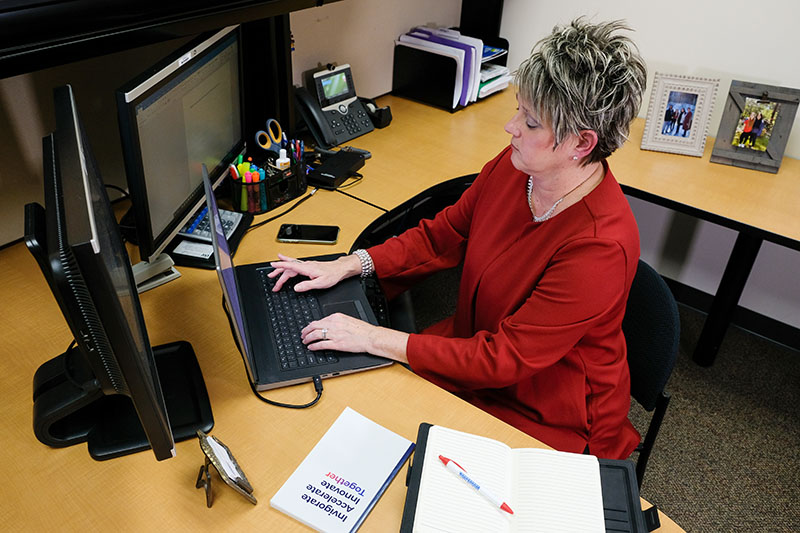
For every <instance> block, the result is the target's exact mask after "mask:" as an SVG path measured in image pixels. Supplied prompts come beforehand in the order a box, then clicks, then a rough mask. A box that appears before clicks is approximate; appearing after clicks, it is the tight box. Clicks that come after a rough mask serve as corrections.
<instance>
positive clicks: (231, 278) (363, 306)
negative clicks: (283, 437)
mask: <svg viewBox="0 0 800 533" xmlns="http://www.w3.org/2000/svg"><path fill="white" fill-rule="evenodd" d="M203 184H204V186H205V192H206V203H207V204H208V215H209V217H210V218H209V220H210V222H211V227H212V228H213V231H212V232H211V243H212V245H213V247H214V261H215V263H216V269H217V275H218V277H219V282H220V285H221V286H222V295H223V298H224V302H225V307H226V312H227V313H228V317H229V319H230V322H231V328H232V330H233V334H234V337H235V340H236V342H237V344H238V346H239V350H240V351H241V352H242V357H243V358H244V361H245V367H246V368H247V374H248V377H249V378H250V381H251V382H252V384H253V385H254V386H255V387H256V389H257V390H269V389H275V388H279V387H286V386H289V385H295V384H298V383H304V382H307V381H311V380H312V379H313V378H314V377H316V376H319V377H321V378H323V379H324V378H330V377H334V376H341V375H345V374H351V373H353V372H360V371H362V370H370V369H373V368H378V367H382V366H387V365H390V364H392V361H390V360H388V359H384V358H382V357H376V356H372V355H368V354H363V353H362V354H352V353H346V352H338V351H333V350H322V351H316V352H312V351H311V350H309V349H307V348H306V347H305V346H304V345H303V343H302V342H301V341H300V330H301V329H302V328H303V327H305V326H306V325H307V324H308V323H309V322H311V321H312V320H317V319H319V318H322V317H323V316H327V315H330V314H333V313H337V312H340V313H345V314H347V315H350V316H354V317H356V318H360V319H362V320H364V321H366V322H369V323H370V324H376V325H377V324H378V321H377V319H376V317H375V314H374V313H373V310H372V308H371V307H370V304H369V300H368V298H367V295H366V294H365V292H364V289H363V287H362V285H361V282H360V280H359V279H358V278H348V279H346V280H343V281H342V282H340V283H338V284H337V285H336V286H334V287H331V288H329V289H323V290H313V291H308V292H305V293H295V292H294V290H292V288H291V286H290V284H289V283H287V285H285V286H284V287H283V288H281V290H280V291H279V292H277V293H273V292H272V285H273V283H274V281H273V280H272V279H271V278H268V277H267V274H268V273H269V272H271V271H272V270H273V269H272V267H271V266H270V264H269V263H254V264H249V265H240V266H234V264H233V260H232V259H231V254H230V249H229V248H228V242H227V240H226V239H225V233H224V231H223V229H222V221H221V217H220V214H219V209H218V208H217V201H216V198H214V191H213V189H212V188H211V182H210V180H209V178H208V171H207V169H206V167H205V165H203ZM301 279H302V278H301ZM292 281H293V280H292ZM298 281H300V279H298ZM292 285H293V283H292ZM287 313H289V315H291V314H295V315H298V314H299V316H300V320H299V322H297V323H294V322H295V320H294V318H295V317H292V316H287Z"/></svg>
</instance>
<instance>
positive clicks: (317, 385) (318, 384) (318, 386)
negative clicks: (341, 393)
mask: <svg viewBox="0 0 800 533" xmlns="http://www.w3.org/2000/svg"><path fill="white" fill-rule="evenodd" d="M222 310H223V311H224V312H225V316H226V317H227V318H228V326H229V327H230V328H231V335H232V336H233V342H234V343H235V344H236V348H238V349H239V353H240V354H242V362H244V358H245V357H246V356H245V354H244V351H243V350H242V347H241V346H239V338H238V337H237V336H236V330H235V329H234V328H233V321H232V320H231V315H230V314H229V313H228V308H227V307H226V306H225V297H224V296H223V297H222ZM245 374H247V368H246V365H245ZM313 379H314V390H315V391H317V397H316V398H314V399H313V400H311V401H310V402H308V403H306V404H294V403H282V402H276V401H275V400H270V399H269V398H266V397H265V396H262V395H261V393H260V392H258V389H256V386H255V385H254V384H253V382H252V380H251V379H250V376H249V375H248V376H247V382H248V383H250V390H252V391H253V394H255V395H256V398H258V399H259V400H261V401H262V402H264V403H268V404H270V405H275V406H277V407H287V408H289V409H305V408H306V407H311V406H312V405H315V404H316V403H317V402H318V401H319V400H320V398H322V377H321V376H314V378H313Z"/></svg>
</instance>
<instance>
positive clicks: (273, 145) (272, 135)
mask: <svg viewBox="0 0 800 533" xmlns="http://www.w3.org/2000/svg"><path fill="white" fill-rule="evenodd" d="M282 138H283V130H282V129H281V125H280V124H279V123H278V121H277V120H275V119H274V118H270V119H267V129H266V131H264V130H260V131H257V132H256V144H257V145H259V146H260V147H261V148H263V149H264V150H270V151H272V152H275V153H276V154H278V153H280V151H281V140H282Z"/></svg>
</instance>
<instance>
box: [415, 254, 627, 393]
mask: <svg viewBox="0 0 800 533" xmlns="http://www.w3.org/2000/svg"><path fill="white" fill-rule="evenodd" d="M625 279H626V260H625V253H624V250H623V249H622V247H621V246H620V245H619V243H617V242H616V241H611V240H598V239H580V240H578V241H573V242H572V243H570V244H568V245H566V246H565V247H564V248H562V249H561V250H560V251H559V252H558V253H557V254H556V255H555V256H554V257H553V260H552V262H551V264H550V266H549V267H548V268H547V270H546V271H545V272H544V274H543V276H542V278H541V280H540V281H539V283H538V284H537V286H536V288H535V290H534V291H533V293H532V294H531V296H530V297H529V298H528V299H527V300H526V301H525V302H524V303H523V305H522V306H521V307H520V308H519V309H518V310H517V311H516V312H514V313H513V314H512V315H510V316H509V317H507V318H506V319H504V320H503V321H502V322H501V323H500V325H499V329H498V331H497V332H494V333H492V332H489V331H479V332H477V333H476V334H475V335H473V336H472V337H470V338H445V337H439V336H435V335H425V334H417V335H411V337H410V338H409V340H408V347H407V351H408V360H409V364H410V365H411V368H412V369H413V370H414V371H415V372H417V373H418V374H420V375H421V376H423V377H425V378H426V379H428V380H429V381H432V382H434V383H436V384H437V385H439V386H440V387H442V388H445V389H447V390H451V391H455V390H465V389H467V390H475V389H483V388H503V387H507V386H511V385H513V384H515V383H519V382H520V381H522V380H524V379H525V378H527V377H530V376H532V375H534V374H536V373H537V372H539V371H540V370H542V369H544V368H547V367H550V366H551V365H554V364H555V363H556V362H558V361H559V360H560V359H561V358H563V357H564V356H565V355H566V354H567V353H569V351H570V350H572V349H573V348H575V347H576V345H577V344H578V342H579V341H580V340H581V339H582V338H583V337H584V335H585V334H586V332H587V331H588V330H589V329H590V328H591V327H592V326H593V325H595V324H596V322H597V321H598V320H600V319H602V317H603V316H604V315H606V314H607V312H608V311H609V310H610V309H612V308H614V307H615V306H618V305H620V302H619V300H620V298H623V297H624V295H625V293H626V290H625V287H624V284H625ZM477 312H478V313H479V312H480V310H478V311H477Z"/></svg>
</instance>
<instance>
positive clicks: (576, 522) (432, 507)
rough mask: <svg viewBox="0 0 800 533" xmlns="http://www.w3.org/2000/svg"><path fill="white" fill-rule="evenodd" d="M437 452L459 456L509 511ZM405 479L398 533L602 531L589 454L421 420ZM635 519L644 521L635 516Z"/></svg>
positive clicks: (596, 471) (597, 481) (598, 488)
mask: <svg viewBox="0 0 800 533" xmlns="http://www.w3.org/2000/svg"><path fill="white" fill-rule="evenodd" d="M439 455H443V456H445V457H448V458H451V459H453V460H455V461H457V462H458V463H459V464H460V465H461V466H462V467H463V468H464V469H465V470H466V471H467V473H468V474H469V475H470V476H472V477H474V479H475V480H476V481H478V482H479V483H481V484H482V486H484V487H486V488H488V489H489V490H490V491H491V492H492V493H493V494H494V495H495V496H497V497H499V498H500V499H502V500H504V501H505V502H507V503H508V505H509V506H510V507H511V509H512V510H513V515H512V514H508V513H506V512H504V511H501V510H500V509H498V508H497V507H496V506H493V505H492V504H491V503H490V502H489V501H487V499H486V498H484V497H483V496H481V495H480V494H479V493H477V492H476V491H475V490H473V489H472V488H470V487H469V486H468V485H467V484H466V483H464V482H463V481H462V480H461V479H459V478H457V477H456V476H454V475H453V473H451V472H450V471H448V470H447V469H446V468H445V467H444V465H443V464H442V463H441V461H440V460H439ZM408 485H409V487H408V494H407V496H406V508H405V510H404V513H403V524H402V527H401V531H402V532H412V531H413V532H436V533H442V532H448V531H451V532H464V533H466V532H470V531H474V532H485V531H498V532H503V531H507V532H517V531H547V532H548V533H557V532H567V531H569V532H578V531H580V532H582V533H592V532H598V533H599V532H604V531H606V517H605V514H606V512H607V511H604V505H603V484H601V475H600V465H599V461H598V459H597V458H596V457H594V456H591V455H581V454H574V453H565V452H557V451H554V450H545V449H538V448H520V449H512V448H510V447H509V446H507V445H506V444H504V443H502V442H499V441H496V440H493V439H488V438H485V437H481V436H478V435H472V434H469V433H463V432H460V431H456V430H453V429H449V428H446V427H442V426H431V425H429V424H422V425H421V426H420V433H419V436H418V438H417V451H416V455H415V457H414V464H413V466H412V472H411V474H410V476H409V482H408ZM634 487H635V478H634ZM636 500H638V493H637V496H636ZM636 504H637V505H638V501H637V502H636ZM639 514H641V507H639ZM637 521H638V522H639V523H640V524H641V523H642V522H641V517H640V516H639V517H637ZM621 531H644V529H643V528H641V529H640V528H639V527H635V528H633V529H627V528H626V529H621Z"/></svg>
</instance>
